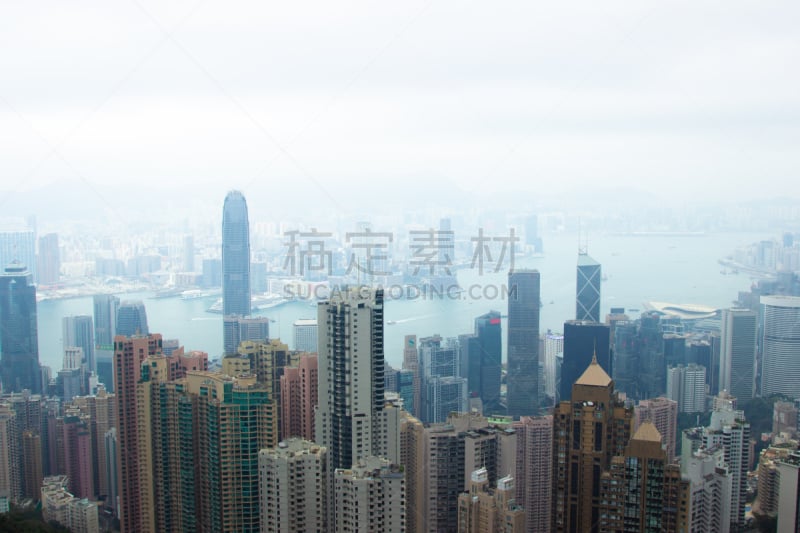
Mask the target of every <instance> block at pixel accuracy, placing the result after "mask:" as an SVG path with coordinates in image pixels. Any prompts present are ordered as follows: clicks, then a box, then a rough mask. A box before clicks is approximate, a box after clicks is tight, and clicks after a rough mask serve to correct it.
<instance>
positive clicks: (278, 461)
mask: <svg viewBox="0 0 800 533" xmlns="http://www.w3.org/2000/svg"><path fill="white" fill-rule="evenodd" d="M327 459H328V454H327V450H326V449H325V448H324V447H323V446H319V445H318V444H314V443H313V442H311V441H308V440H303V439H295V438H292V439H288V440H285V441H282V442H280V443H278V447H277V448H272V449H264V450H261V451H260V452H259V453H258V464H259V483H260V498H261V531H262V533H273V532H274V533H281V532H283V531H327V530H328V528H327V522H326V520H327V516H328V512H327V507H328V498H329V497H330V496H332V495H329V494H327V492H326V488H327V486H328V479H327V478H328V465H327ZM359 523H363V522H359Z"/></svg>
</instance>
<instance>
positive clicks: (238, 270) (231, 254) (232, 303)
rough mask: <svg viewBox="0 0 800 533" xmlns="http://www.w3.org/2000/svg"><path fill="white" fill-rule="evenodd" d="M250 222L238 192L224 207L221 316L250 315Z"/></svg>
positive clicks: (226, 198) (231, 193)
mask: <svg viewBox="0 0 800 533" xmlns="http://www.w3.org/2000/svg"><path fill="white" fill-rule="evenodd" d="M250 305H251V303H250V222H249V219H248V214H247V201H246V200H245V198H244V196H243V195H242V193H241V192H239V191H231V192H229V193H228V195H227V196H226V197H225V205H224V206H223V208H222V314H223V315H224V316H228V315H239V316H249V315H250Z"/></svg>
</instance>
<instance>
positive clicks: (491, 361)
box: [467, 311, 504, 413]
mask: <svg viewBox="0 0 800 533" xmlns="http://www.w3.org/2000/svg"><path fill="white" fill-rule="evenodd" d="M502 328H503V327H502V323H501V319H500V313H499V312H498V311H489V312H488V313H486V314H485V315H481V316H479V317H478V318H476V319H475V336H476V337H477V345H476V346H475V348H476V349H475V351H474V352H473V350H470V351H469V362H468V365H469V377H468V379H467V381H468V385H469V388H470V396H473V395H475V396H477V397H478V398H480V399H481V401H482V402H483V409H484V412H485V413H497V412H503V411H504V409H503V406H502V405H501V403H500V377H501V370H502V368H501V362H502V337H503V329H502ZM473 383H474V388H473Z"/></svg>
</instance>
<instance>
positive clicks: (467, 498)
mask: <svg viewBox="0 0 800 533" xmlns="http://www.w3.org/2000/svg"><path fill="white" fill-rule="evenodd" d="M514 486H515V483H514V478H512V477H511V476H506V477H504V478H502V479H499V480H498V481H497V487H496V488H492V487H491V486H490V485H489V473H488V472H487V471H486V469H485V468H480V469H478V470H475V471H474V472H472V475H471V478H470V482H469V489H468V491H467V492H465V493H462V494H459V496H458V531H459V533H501V532H504V533H523V532H524V531H527V530H528V529H526V527H525V511H524V509H522V507H520V506H519V505H518V504H517V502H516V500H515V490H514Z"/></svg>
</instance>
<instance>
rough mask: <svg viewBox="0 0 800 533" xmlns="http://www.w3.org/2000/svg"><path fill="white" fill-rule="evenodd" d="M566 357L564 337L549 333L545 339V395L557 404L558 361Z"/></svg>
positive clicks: (552, 402)
mask: <svg viewBox="0 0 800 533" xmlns="http://www.w3.org/2000/svg"><path fill="white" fill-rule="evenodd" d="M558 356H561V357H562V358H563V357H564V335H558V334H555V333H548V334H547V335H546V336H545V338H544V394H545V396H547V397H548V398H549V399H550V404H549V405H553V404H555V400H556V397H557V394H558V392H557V391H558V387H557V383H556V377H557V373H556V359H557V358H558Z"/></svg>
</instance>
